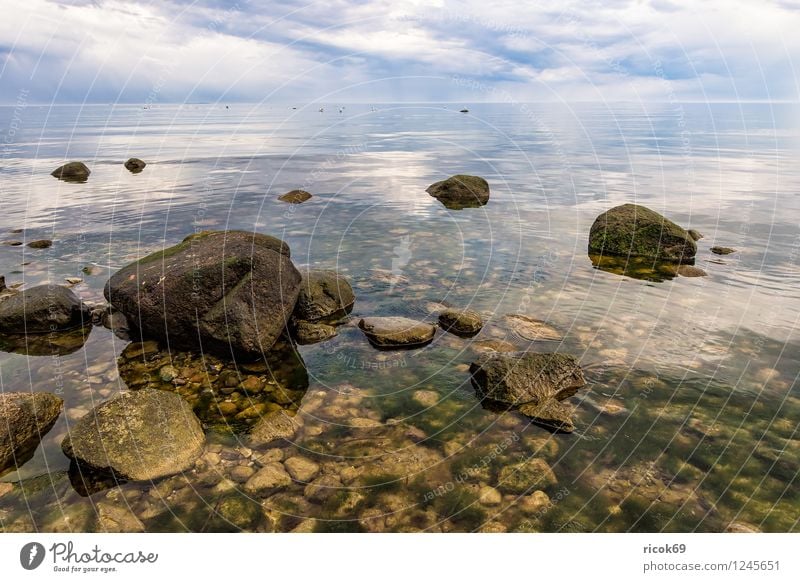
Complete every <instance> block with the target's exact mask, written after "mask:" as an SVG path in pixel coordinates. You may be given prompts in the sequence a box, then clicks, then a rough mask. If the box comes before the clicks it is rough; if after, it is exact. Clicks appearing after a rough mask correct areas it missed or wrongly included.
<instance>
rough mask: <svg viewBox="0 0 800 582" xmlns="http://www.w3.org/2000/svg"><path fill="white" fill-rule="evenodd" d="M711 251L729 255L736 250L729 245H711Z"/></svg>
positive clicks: (716, 253)
mask: <svg viewBox="0 0 800 582" xmlns="http://www.w3.org/2000/svg"><path fill="white" fill-rule="evenodd" d="M711 252H712V253H714V254H715V255H730V254H732V253H735V252H736V249H732V248H730V247H711Z"/></svg>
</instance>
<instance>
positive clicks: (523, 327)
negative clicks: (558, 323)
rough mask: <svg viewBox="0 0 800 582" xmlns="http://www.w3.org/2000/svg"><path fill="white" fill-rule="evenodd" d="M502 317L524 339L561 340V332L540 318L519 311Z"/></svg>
mask: <svg viewBox="0 0 800 582" xmlns="http://www.w3.org/2000/svg"><path fill="white" fill-rule="evenodd" d="M504 319H505V322H506V324H507V325H508V326H509V327H510V328H511V330H512V331H513V332H514V333H515V334H517V335H518V336H519V337H521V338H522V339H524V340H528V341H539V340H543V341H560V340H561V334H560V333H559V332H558V330H557V329H556V328H554V327H553V326H551V325H548V324H547V323H546V322H544V321H542V320H540V319H534V318H532V317H528V316H527V315H521V314H519V313H512V314H509V315H506V316H505V318H504Z"/></svg>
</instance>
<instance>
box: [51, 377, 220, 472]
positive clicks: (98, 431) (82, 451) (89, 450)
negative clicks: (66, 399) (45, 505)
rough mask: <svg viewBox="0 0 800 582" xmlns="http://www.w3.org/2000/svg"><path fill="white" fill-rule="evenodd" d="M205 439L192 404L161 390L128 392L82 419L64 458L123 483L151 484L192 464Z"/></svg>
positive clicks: (65, 443)
mask: <svg viewBox="0 0 800 582" xmlns="http://www.w3.org/2000/svg"><path fill="white" fill-rule="evenodd" d="M204 446H205V435H204V434H203V430H202V428H201V426H200V421H199V420H198V418H197V417H196V416H195V414H194V413H193V412H192V408H191V406H189V404H188V403H187V402H186V401H185V400H184V399H183V398H181V397H180V396H178V395H177V394H173V393H171V392H165V391H163V390H152V389H145V390H138V391H134V392H124V393H122V394H121V395H120V396H118V397H116V398H113V399H111V400H108V401H107V402H104V403H103V404H101V405H99V406H98V407H96V408H95V409H94V410H92V411H91V412H90V413H88V414H87V415H86V416H84V417H83V418H81V419H80V420H79V421H78V422H77V423H76V424H75V425H73V426H72V428H71V429H70V432H69V435H67V437H65V438H64V440H63V442H62V443H61V448H62V450H63V451H64V454H65V455H67V456H68V457H69V458H71V459H74V460H75V461H77V462H78V463H79V464H80V465H81V466H84V467H87V468H90V469H94V470H97V471H102V472H109V473H113V474H114V476H116V477H117V478H121V479H130V480H135V481H148V480H153V479H159V478H161V477H166V476H168V475H173V474H175V473H180V472H182V471H187V470H189V469H191V468H192V467H193V466H194V462H195V461H196V460H197V458H198V457H199V456H200V454H201V453H202V452H203V448H204Z"/></svg>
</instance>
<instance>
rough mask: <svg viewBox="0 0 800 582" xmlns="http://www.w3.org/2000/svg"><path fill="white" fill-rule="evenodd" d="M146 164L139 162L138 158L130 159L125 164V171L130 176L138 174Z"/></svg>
mask: <svg viewBox="0 0 800 582" xmlns="http://www.w3.org/2000/svg"><path fill="white" fill-rule="evenodd" d="M146 165H147V164H146V163H145V162H143V161H142V160H140V159H139V158H130V159H129V160H128V161H127V162H125V169H127V170H128V171H129V172H130V173H131V174H138V173H139V172H141V171H142V170H144V167H145V166H146Z"/></svg>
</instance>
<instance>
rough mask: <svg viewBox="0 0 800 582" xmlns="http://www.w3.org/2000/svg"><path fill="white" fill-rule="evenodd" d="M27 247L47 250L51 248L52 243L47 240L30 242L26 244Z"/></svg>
mask: <svg viewBox="0 0 800 582" xmlns="http://www.w3.org/2000/svg"><path fill="white" fill-rule="evenodd" d="M28 246H29V247H30V248H32V249H49V248H50V247H51V246H53V241H51V240H50V239H49V238H43V239H41V240H32V241H31V242H29V243H28Z"/></svg>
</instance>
